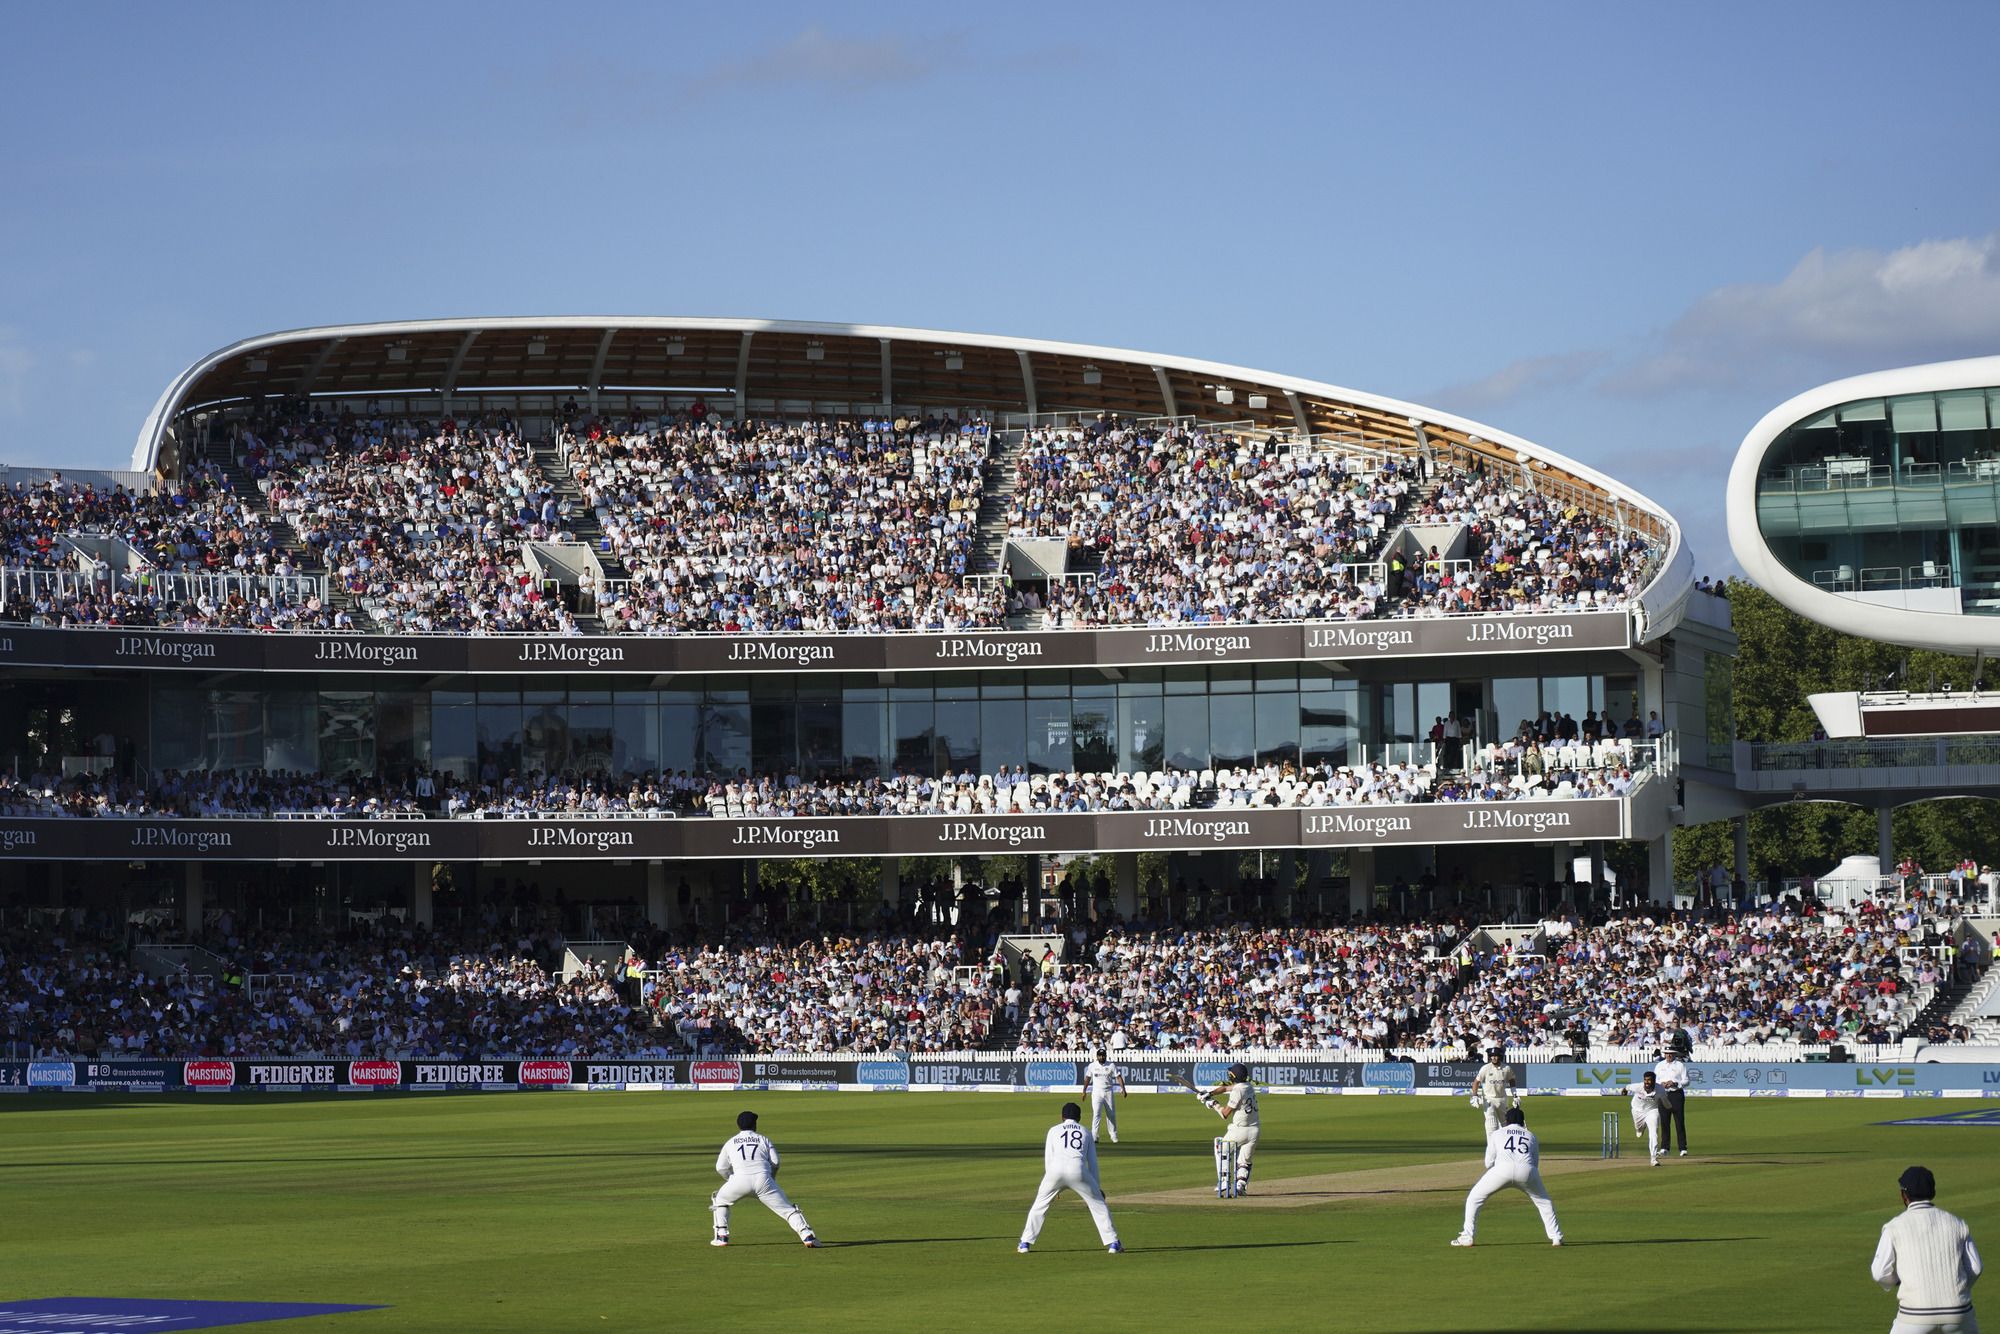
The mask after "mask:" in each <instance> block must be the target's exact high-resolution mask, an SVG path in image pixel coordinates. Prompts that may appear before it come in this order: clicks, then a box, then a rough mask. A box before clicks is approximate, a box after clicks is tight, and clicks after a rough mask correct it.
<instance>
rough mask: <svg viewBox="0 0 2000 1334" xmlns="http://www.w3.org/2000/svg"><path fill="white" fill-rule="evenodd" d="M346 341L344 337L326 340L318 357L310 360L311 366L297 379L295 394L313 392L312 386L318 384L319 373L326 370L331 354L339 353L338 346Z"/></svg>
mask: <svg viewBox="0 0 2000 1334" xmlns="http://www.w3.org/2000/svg"><path fill="white" fill-rule="evenodd" d="M346 341H347V338H346V337H345V335H343V336H341V337H339V338H329V339H327V340H326V346H325V347H323V348H321V349H320V350H319V355H318V356H316V357H314V358H313V359H312V365H310V366H308V367H306V373H305V374H304V375H302V376H300V377H299V387H298V389H297V390H296V391H295V392H297V393H301V394H310V393H311V392H312V391H313V386H314V385H316V384H318V383H319V373H320V372H321V371H323V370H325V369H326V363H327V362H328V361H329V360H331V359H332V357H333V354H334V353H335V352H337V351H339V349H340V345H341V344H342V343H344V342H346Z"/></svg>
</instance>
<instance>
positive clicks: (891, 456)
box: [561, 417, 1004, 634]
mask: <svg viewBox="0 0 2000 1334" xmlns="http://www.w3.org/2000/svg"><path fill="white" fill-rule="evenodd" d="M561 447H562V451H563V453H564V456H565V458H566V459H567V460H568V464H569V467H570V469H571V472H572V474H573V475H574V477H575V479H576V483H577V486H578V487H579V488H580V489H581V491H582V493H583V496H584V499H585V500H586V502H588V503H589V504H590V505H591V506H592V507H594V509H595V510H596V514H597V519H598V522H599V524H600V525H601V526H602V528H603V531H604V534H605V549H606V552H607V554H609V555H610V556H612V557H614V558H615V559H617V560H618V561H619V562H621V563H622V564H623V565H624V566H625V567H626V569H627V570H628V571H629V573H630V575H631V580H630V582H629V583H628V584H625V585H623V586H622V587H614V588H609V589H607V590H605V592H604V595H603V597H602V598H601V600H600V603H599V614H600V615H601V616H602V618H603V620H604V623H605V626H606V627H607V628H608V629H610V630H613V631H624V632H631V633H643V634H674V633H702V632H735V631H741V632H747V633H758V634H769V633H777V632H785V631H802V632H814V633H838V632H843V631H886V630H912V629H931V630H955V629H964V628H971V627H979V626H994V625H999V624H1001V623H1002V619H1003V616H1004V602H1003V598H1004V594H1003V591H1002V589H1001V587H1000V584H999V582H998V581H997V580H968V579H967V575H968V574H969V573H970V566H969V563H968V562H969V561H970V558H971V554H972V549H973V540H974V537H975V534H976V532H977V529H978V521H979V502H980V496H981V494H982V492H983V491H984V489H985V468H986V457H987V430H986V426H985V424H984V423H982V422H976V421H967V422H959V421H956V420H954V419H951V418H948V417H947V418H929V419H924V420H918V421H912V420H909V419H903V418H899V419H896V420H893V421H873V420H863V421H807V422H797V423H777V422H756V421H748V422H743V423H735V424H732V423H726V422H710V421H708V420H706V419H702V420H688V421H681V422H667V423H659V422H655V423H647V424H638V423H633V424H630V425H627V426H625V427H623V428H612V427H610V426H608V425H606V424H603V423H592V424H589V425H587V426H586V427H584V428H583V429H582V430H581V431H580V432H578V433H576V434H574V435H570V436H567V437H565V439H564V440H563V441H562V445H561Z"/></svg>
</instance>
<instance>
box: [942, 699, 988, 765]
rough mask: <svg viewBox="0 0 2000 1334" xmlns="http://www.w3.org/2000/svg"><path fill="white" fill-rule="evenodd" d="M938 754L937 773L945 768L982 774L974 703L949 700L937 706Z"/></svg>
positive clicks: (976, 709)
mask: <svg viewBox="0 0 2000 1334" xmlns="http://www.w3.org/2000/svg"><path fill="white" fill-rule="evenodd" d="M937 754H938V767H939V769H940V771H942V770H943V769H947V768H949V769H953V770H967V769H969V770H971V771H972V772H974V773H978V772H980V771H981V769H982V764H981V759H980V746H979V705H978V704H977V703H975V702H972V701H969V700H950V701H943V702H940V703H939V704H938V706H937Z"/></svg>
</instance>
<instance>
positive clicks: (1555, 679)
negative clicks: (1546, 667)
mask: <svg viewBox="0 0 2000 1334" xmlns="http://www.w3.org/2000/svg"><path fill="white" fill-rule="evenodd" d="M1542 707H1543V708H1545V709H1547V710H1548V711H1549V713H1550V714H1551V715H1555V714H1563V713H1566V714H1568V715H1569V716H1570V717H1572V718H1575V719H1577V720H1578V721H1582V719H1583V715H1584V714H1585V713H1586V712H1588V711H1589V709H1590V678H1589V677H1587V676H1545V677H1543V678H1542Z"/></svg>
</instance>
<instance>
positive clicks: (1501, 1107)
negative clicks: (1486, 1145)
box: [1479, 1102, 1507, 1139]
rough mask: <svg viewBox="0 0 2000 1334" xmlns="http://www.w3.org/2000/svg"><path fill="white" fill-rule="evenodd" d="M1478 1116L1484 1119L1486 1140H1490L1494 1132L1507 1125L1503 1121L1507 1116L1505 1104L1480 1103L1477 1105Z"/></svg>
mask: <svg viewBox="0 0 2000 1334" xmlns="http://www.w3.org/2000/svg"><path fill="white" fill-rule="evenodd" d="M1479 1114H1480V1115H1481V1116H1483V1117H1485V1118H1486V1138H1487V1139H1492V1138H1493V1134H1494V1132H1495V1131H1497V1130H1499V1129H1500V1127H1501V1126H1504V1125H1506V1124H1507V1122H1506V1120H1505V1118H1506V1115H1507V1108H1506V1106H1505V1104H1495V1103H1490V1102H1482V1103H1480V1104H1479Z"/></svg>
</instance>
